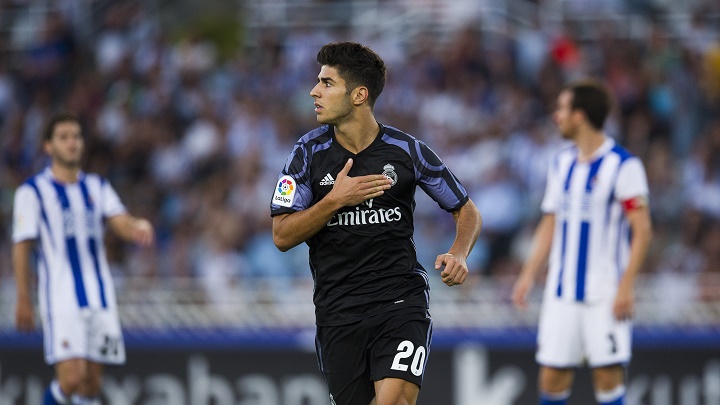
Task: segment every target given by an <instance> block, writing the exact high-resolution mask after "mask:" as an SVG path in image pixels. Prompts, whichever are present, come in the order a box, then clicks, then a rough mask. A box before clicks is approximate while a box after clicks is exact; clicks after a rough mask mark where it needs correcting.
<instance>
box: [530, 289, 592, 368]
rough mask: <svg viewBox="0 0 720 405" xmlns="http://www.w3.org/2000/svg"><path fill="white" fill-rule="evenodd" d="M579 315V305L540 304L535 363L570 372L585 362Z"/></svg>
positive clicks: (550, 301) (548, 301)
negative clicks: (569, 369)
mask: <svg viewBox="0 0 720 405" xmlns="http://www.w3.org/2000/svg"><path fill="white" fill-rule="evenodd" d="M580 316H581V312H580V308H579V306H578V304H576V303H574V302H565V301H561V300H559V299H556V298H555V297H550V298H548V297H546V298H545V299H544V300H543V303H542V307H541V310H540V320H539V322H538V338H537V341H538V346H537V353H536V356H535V358H536V360H537V362H538V363H539V364H541V365H543V366H548V367H554V368H559V369H563V368H572V367H577V366H580V365H581V364H582V363H583V361H584V353H583V346H582V324H581V319H580Z"/></svg>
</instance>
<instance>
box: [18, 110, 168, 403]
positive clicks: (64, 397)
mask: <svg viewBox="0 0 720 405" xmlns="http://www.w3.org/2000/svg"><path fill="white" fill-rule="evenodd" d="M43 147H44V149H45V152H46V153H47V154H48V155H49V156H50V158H51V164H50V166H49V167H47V168H46V169H45V170H43V171H41V172H40V173H38V174H37V175H35V176H33V177H31V178H30V179H28V180H27V181H26V182H25V183H24V184H22V185H21V186H20V187H18V189H17V191H16V193H15V201H14V208H13V236H12V237H13V268H14V272H15V278H16V285H17V306H16V325H17V327H18V329H19V330H21V331H31V330H33V329H34V327H35V321H34V309H33V304H32V300H31V293H30V284H31V281H30V279H31V277H30V273H31V266H32V263H33V262H34V263H35V264H36V265H37V266H36V267H37V274H38V303H39V307H40V318H41V320H42V326H43V332H44V333H43V337H44V349H45V360H46V361H47V363H48V364H52V365H54V366H55V379H54V380H53V381H52V383H51V384H50V387H48V389H47V391H46V392H45V397H44V400H43V404H44V405H55V404H70V403H72V404H86V405H94V404H99V403H100V399H99V397H100V392H101V382H102V374H103V365H104V364H121V363H124V362H125V347H124V344H123V338H122V333H121V329H120V321H119V318H118V311H117V303H116V299H115V289H114V287H113V280H112V277H111V274H110V267H109V265H108V262H107V258H106V254H105V246H104V244H103V235H104V225H105V224H107V225H108V226H109V228H110V229H112V231H113V232H114V233H115V234H117V235H118V236H119V237H120V238H122V239H124V240H127V241H131V242H135V243H138V244H140V245H144V246H149V245H150V244H151V243H152V241H153V237H154V236H153V233H154V231H153V228H152V225H151V224H150V222H148V221H147V220H145V219H142V218H136V217H133V216H131V215H130V214H128V213H127V211H126V209H125V206H124V205H123V204H122V202H121V201H120V198H119V197H118V195H117V194H116V193H115V190H113V188H112V186H111V185H110V184H109V183H108V182H107V181H106V180H105V179H103V178H102V177H100V176H98V175H95V174H86V173H83V172H82V171H81V170H80V161H81V157H82V152H83V148H84V139H83V137H82V133H81V128H80V123H79V122H78V120H77V118H75V117H74V116H72V115H69V114H66V113H60V114H57V115H55V116H54V117H52V119H51V120H50V122H49V123H48V126H47V129H46V131H45V134H44V141H43ZM33 252H34V253H35V255H34V258H35V259H36V260H34V261H33V260H32V258H33V254H32V253H33Z"/></svg>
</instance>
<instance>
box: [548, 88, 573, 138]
mask: <svg viewBox="0 0 720 405" xmlns="http://www.w3.org/2000/svg"><path fill="white" fill-rule="evenodd" d="M572 97H573V95H572V92H570V91H569V90H565V91H563V92H562V93H560V95H559V96H558V98H557V104H556V105H555V112H554V113H553V120H554V121H555V125H557V126H558V129H559V130H560V134H561V135H562V137H563V138H565V139H574V138H575V132H576V124H575V114H574V111H573V109H572Z"/></svg>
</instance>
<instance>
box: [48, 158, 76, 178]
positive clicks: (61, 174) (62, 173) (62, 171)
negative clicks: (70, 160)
mask: <svg viewBox="0 0 720 405" xmlns="http://www.w3.org/2000/svg"><path fill="white" fill-rule="evenodd" d="M50 171H52V174H53V177H54V178H55V180H58V181H60V182H62V183H75V182H76V181H77V180H78V177H79V175H80V168H79V167H77V166H67V165H63V164H60V163H57V162H53V164H52V166H50Z"/></svg>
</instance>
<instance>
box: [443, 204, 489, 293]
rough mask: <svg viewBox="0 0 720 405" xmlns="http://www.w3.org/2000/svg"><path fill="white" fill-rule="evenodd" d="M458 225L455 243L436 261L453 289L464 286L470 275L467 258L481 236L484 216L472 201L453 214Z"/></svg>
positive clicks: (444, 280) (445, 280)
mask: <svg viewBox="0 0 720 405" xmlns="http://www.w3.org/2000/svg"><path fill="white" fill-rule="evenodd" d="M452 215H453V218H454V219H455V223H456V231H455V241H454V242H453V244H452V246H451V247H450V250H448V252H447V253H443V254H441V255H438V257H437V259H436V260H435V270H440V269H441V268H442V267H443V266H445V268H444V269H442V271H441V272H440V277H442V281H443V283H445V284H446V285H447V286H449V287H452V286H454V285H457V284H462V283H463V282H465V279H466V278H467V275H468V267H467V257H468V255H469V254H470V251H471V250H472V248H473V246H474V245H475V242H476V241H477V239H478V236H479V235H480V229H481V228H482V216H481V215H480V211H478V209H477V207H476V206H475V203H473V201H472V200H470V199H468V201H467V202H466V203H465V204H464V205H463V206H462V207H460V209H458V210H456V211H453V212H452Z"/></svg>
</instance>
